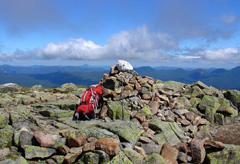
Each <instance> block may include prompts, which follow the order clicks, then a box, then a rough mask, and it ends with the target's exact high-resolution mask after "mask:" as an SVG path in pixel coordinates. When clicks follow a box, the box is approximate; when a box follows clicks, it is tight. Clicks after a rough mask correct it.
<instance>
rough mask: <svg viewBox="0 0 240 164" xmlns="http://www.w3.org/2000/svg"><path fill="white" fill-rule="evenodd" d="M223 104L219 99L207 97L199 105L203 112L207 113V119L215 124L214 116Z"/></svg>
mask: <svg viewBox="0 0 240 164" xmlns="http://www.w3.org/2000/svg"><path fill="white" fill-rule="evenodd" d="M220 106H221V104H220V103H219V102H218V98H217V97H213V96H208V95H205V96H204V97H203V99H202V101H201V102H200V103H199V108H200V110H201V111H205V117H206V119H207V120H208V121H210V122H211V123H214V114H215V113H216V111H217V110H218V108H219V107H220Z"/></svg>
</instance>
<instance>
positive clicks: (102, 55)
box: [0, 26, 240, 62]
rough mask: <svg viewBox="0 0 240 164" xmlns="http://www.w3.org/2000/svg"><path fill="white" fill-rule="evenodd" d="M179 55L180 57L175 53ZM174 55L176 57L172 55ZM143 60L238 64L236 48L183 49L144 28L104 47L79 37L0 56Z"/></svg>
mask: <svg viewBox="0 0 240 164" xmlns="http://www.w3.org/2000/svg"><path fill="white" fill-rule="evenodd" d="M181 51H184V52H182V53H181V54H179V53H177V52H181ZM176 54H178V55H176ZM31 59H41V60H100V61H101V60H102V61H104V60H106V59H117V60H118V59H125V60H131V59H134V60H145V61H155V62H156V61H171V62H175V61H176V62H178V61H193V60H194V61H199V62H200V61H201V62H202V61H208V62H221V61H229V62H240V49H239V48H218V49H207V50H200V49H198V50H191V49H188V50H186V49H185V50H183V49H180V48H179V45H178V43H177V42H176V41H175V40H174V39H173V38H172V37H171V36H170V35H168V34H164V33H150V32H149V31H148V30H147V27H146V26H143V27H140V28H137V29H132V30H129V31H121V32H120V33H117V34H114V35H112V36H111V37H110V38H109V39H108V41H107V43H106V44H105V45H98V44H96V43H94V42H93V41H90V40H84V39H83V38H78V39H73V38H71V39H69V40H68V41H66V42H60V43H58V44H56V43H48V44H47V45H46V46H45V47H44V48H42V49H39V48H38V49H33V50H28V51H22V50H16V51H15V52H14V53H7V54H1V53H0V60H2V61H11V60H31Z"/></svg>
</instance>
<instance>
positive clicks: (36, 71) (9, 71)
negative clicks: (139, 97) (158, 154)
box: [0, 65, 240, 90]
mask: <svg viewBox="0 0 240 164" xmlns="http://www.w3.org/2000/svg"><path fill="white" fill-rule="evenodd" d="M109 70H110V68H109V69H106V67H102V66H96V67H95V66H89V65H82V66H31V67H20V66H10V65H0V84H4V83H10V82H11V83H17V84H19V85H20V86H23V87H30V86H33V85H42V86H43V87H45V88H49V87H58V86H60V85H62V84H64V83H70V82H71V83H74V84H76V85H83V86H89V85H92V84H96V83H98V82H99V81H100V80H101V79H102V78H103V74H104V73H108V72H109ZM134 70H135V71H136V72H138V73H139V74H140V75H141V76H150V77H153V78H154V79H159V80H163V81H168V80H173V81H178V82H183V83H187V84H191V83H193V82H196V81H198V80H200V81H202V82H203V83H205V84H207V85H208V86H214V87H216V88H219V89H237V90H240V66H239V67H236V68H233V69H231V70H226V69H215V68H211V69H182V68H176V67H155V68H152V67H148V66H146V67H139V68H134Z"/></svg>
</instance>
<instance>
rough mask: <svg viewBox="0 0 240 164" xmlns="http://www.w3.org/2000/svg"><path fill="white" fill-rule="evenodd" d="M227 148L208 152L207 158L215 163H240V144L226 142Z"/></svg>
mask: <svg viewBox="0 0 240 164" xmlns="http://www.w3.org/2000/svg"><path fill="white" fill-rule="evenodd" d="M225 146H226V148H225V149H223V150H222V151H217V152H212V153H209V154H207V156H206V160H207V162H208V163H213V164H215V163H216V164H230V163H233V164H235V163H240V146H238V145H228V144H225Z"/></svg>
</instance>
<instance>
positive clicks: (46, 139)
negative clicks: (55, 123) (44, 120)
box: [34, 131, 55, 148]
mask: <svg viewBox="0 0 240 164" xmlns="http://www.w3.org/2000/svg"><path fill="white" fill-rule="evenodd" d="M34 137H35V138H36V140H37V141H38V143H39V145H40V146H41V147H48V148H51V147H53V145H54V144H55V142H54V140H53V137H52V136H51V135H50V134H44V133H42V132H40V131H35V132H34Z"/></svg>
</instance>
